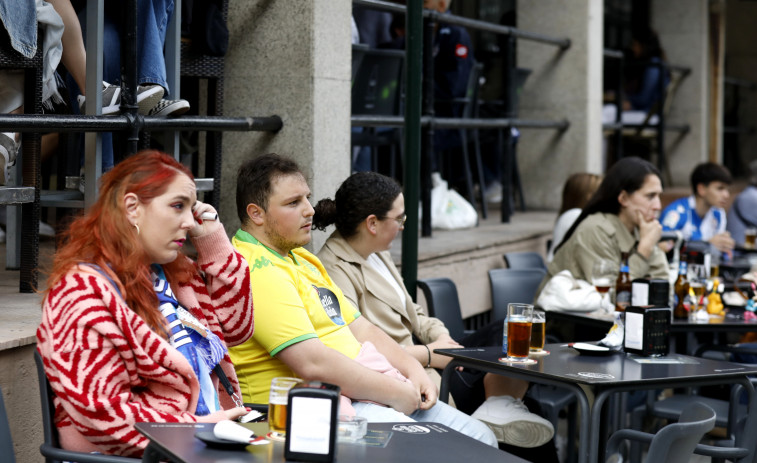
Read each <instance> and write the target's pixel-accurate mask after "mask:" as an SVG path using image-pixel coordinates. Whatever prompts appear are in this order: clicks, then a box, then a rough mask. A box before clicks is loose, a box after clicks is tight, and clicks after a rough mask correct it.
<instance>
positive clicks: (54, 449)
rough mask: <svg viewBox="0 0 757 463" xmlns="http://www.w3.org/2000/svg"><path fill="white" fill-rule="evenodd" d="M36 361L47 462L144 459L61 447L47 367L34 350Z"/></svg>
mask: <svg viewBox="0 0 757 463" xmlns="http://www.w3.org/2000/svg"><path fill="white" fill-rule="evenodd" d="M34 362H35V363H36V364H37V377H38V378H39V398H40V405H41V406H42V430H43V431H44V434H45V441H44V442H43V443H42V445H40V446H39V452H40V453H41V454H42V456H44V457H45V461H46V462H47V463H58V462H63V461H70V462H79V463H137V462H139V461H142V460H140V459H138V458H127V457H118V456H113V455H98V454H92V453H84V452H74V451H72V450H65V449H62V448H61V447H60V442H59V441H58V429H57V428H56V427H55V403H54V402H53V398H54V397H55V393H54V392H53V389H52V387H51V386H50V382H49V381H48V379H47V375H45V367H44V364H43V360H42V356H41V355H40V354H39V352H37V351H36V350H35V351H34Z"/></svg>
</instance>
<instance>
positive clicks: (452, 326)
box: [418, 278, 473, 340]
mask: <svg viewBox="0 0 757 463" xmlns="http://www.w3.org/2000/svg"><path fill="white" fill-rule="evenodd" d="M418 287H419V288H421V291H423V297H425V298H426V306H427V307H428V315H429V316H430V317H435V318H438V319H439V320H441V321H442V322H443V323H444V326H446V327H447V330H449V335H450V336H451V337H452V339H455V340H460V339H462V338H464V337H465V336H467V335H469V334H471V333H473V330H466V329H465V324H464V322H463V315H462V312H461V311H460V299H459V297H458V295H457V287H456V286H455V282H454V281H452V280H450V279H449V278H426V279H423V280H418Z"/></svg>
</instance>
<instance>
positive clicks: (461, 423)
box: [352, 402, 497, 447]
mask: <svg viewBox="0 0 757 463" xmlns="http://www.w3.org/2000/svg"><path fill="white" fill-rule="evenodd" d="M352 406H353V407H354V408H355V412H356V413H357V415H358V416H362V417H364V418H365V419H367V420H368V421H369V422H372V423H382V422H394V421H399V422H413V421H427V422H436V423H441V424H443V425H445V426H447V427H450V428H452V429H454V430H455V431H458V432H461V433H463V434H465V435H466V436H468V437H472V438H473V439H476V440H477V441H481V442H483V443H484V444H487V445H491V446H492V447H497V438H496V437H494V433H493V432H492V431H491V429H489V427H488V426H486V425H485V424H484V423H482V422H480V421H478V420H477V419H475V418H471V417H470V416H468V415H466V414H465V413H463V412H461V411H459V410H456V409H454V408H452V407H451V406H449V405H447V404H445V403H444V402H437V403H436V405H434V406H433V407H431V408H430V409H429V410H420V409H419V410H416V411H414V412H413V413H411V414H410V416H408V415H405V414H404V413H400V412H398V411H397V410H395V409H393V408H390V407H384V406H382V405H377V404H374V403H366V402H353V403H352Z"/></svg>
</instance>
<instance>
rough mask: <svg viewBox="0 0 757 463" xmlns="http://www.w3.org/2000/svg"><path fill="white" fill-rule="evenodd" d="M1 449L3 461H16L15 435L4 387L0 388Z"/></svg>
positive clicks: (6, 462)
mask: <svg viewBox="0 0 757 463" xmlns="http://www.w3.org/2000/svg"><path fill="white" fill-rule="evenodd" d="M0 449H3V461H4V462H5V463H16V454H15V452H14V451H13V436H11V427H10V423H8V412H6V411H5V402H4V401H3V390H2V388H0Z"/></svg>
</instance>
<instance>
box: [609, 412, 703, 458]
mask: <svg viewBox="0 0 757 463" xmlns="http://www.w3.org/2000/svg"><path fill="white" fill-rule="evenodd" d="M714 427H715V411H714V410H713V409H711V408H710V407H708V406H707V405H705V404H703V403H701V402H694V403H692V404H691V406H690V407H688V408H687V409H686V410H685V411H684V412H683V413H682V414H681V418H680V420H678V423H672V424H669V425H667V426H665V427H664V428H662V429H660V430H659V431H657V433H656V434H648V433H645V432H641V431H635V430H632V429H621V430H619V431H616V432H615V433H613V435H612V436H610V440H609V441H608V443H607V452H606V455H607V457H609V458H613V457H614V458H615V459H613V460H611V459H609V458H607V459H606V461H608V462H609V461H623V459H622V457H620V443H621V442H622V441H623V440H624V439H629V440H634V441H639V442H645V443H648V444H649V451H648V452H647V457H646V458H645V459H644V463H687V462H688V461H689V460H690V458H691V456H692V455H693V454H694V451H695V450H696V448H697V444H698V443H699V441H700V440H701V439H702V437H703V436H704V435H705V433H707V432H709V431H711V430H712V428H714Z"/></svg>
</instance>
